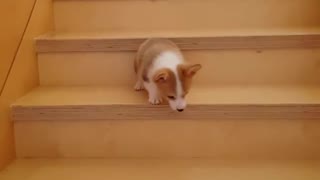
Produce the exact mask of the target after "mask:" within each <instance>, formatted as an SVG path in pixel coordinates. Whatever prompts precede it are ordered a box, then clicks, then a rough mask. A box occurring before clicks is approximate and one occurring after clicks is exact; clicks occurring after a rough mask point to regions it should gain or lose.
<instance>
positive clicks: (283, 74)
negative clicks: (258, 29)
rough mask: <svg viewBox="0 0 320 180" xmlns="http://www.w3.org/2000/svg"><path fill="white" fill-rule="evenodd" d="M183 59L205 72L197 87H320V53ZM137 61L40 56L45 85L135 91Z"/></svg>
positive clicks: (130, 55)
mask: <svg viewBox="0 0 320 180" xmlns="http://www.w3.org/2000/svg"><path fill="white" fill-rule="evenodd" d="M184 55H185V57H186V59H187V60H188V61H190V62H192V63H201V64H202V67H203V68H202V69H201V70H200V71H199V73H198V74H197V75H196V77H195V81H194V86H199V85H206V86H207V85H217V86H220V85H250V84H260V85H261V84H264V85H270V84H282V85H284V84H319V83H320V76H319V73H320V66H319V64H320V49H283V50H263V51H255V50H237V51H236V50H234V51H210V50H207V51H205V50H202V51H185V52H184ZM134 56H135V53H134V52H126V53H125V52H109V53H107V52H106V53H105V52H82V53H40V54H39V67H40V68H39V71H40V83H41V85H56V86H61V85H108V86H119V85H120V86H133V85H134V83H135V74H134V70H133V59H134ZM288 67H290V68H288ZM253 75H254V76H253ZM209 77H210V78H209Z"/></svg>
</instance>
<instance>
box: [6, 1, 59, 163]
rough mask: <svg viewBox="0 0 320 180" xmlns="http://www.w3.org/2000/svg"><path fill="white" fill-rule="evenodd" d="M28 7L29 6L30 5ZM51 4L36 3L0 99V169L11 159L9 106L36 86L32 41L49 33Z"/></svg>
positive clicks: (11, 139)
mask: <svg viewBox="0 0 320 180" xmlns="http://www.w3.org/2000/svg"><path fill="white" fill-rule="evenodd" d="M17 3H18V1H17ZM19 3H20V2H19ZM30 3H31V4H32V1H30ZM51 4H52V2H51V0H37V2H36V4H35V8H34V10H33V13H32V16H31V19H30V21H29V24H28V27H27V29H26V32H25V35H24V37H23V39H22V42H21V46H20V48H19V50H18V52H17V55H16V58H15V61H14V64H13V66H12V70H11V72H10V74H9V77H8V80H7V82H6V84H5V86H4V90H3V93H2V95H1V98H0V168H2V167H4V166H5V165H6V164H7V163H8V162H9V161H10V160H11V159H12V158H13V157H14V143H13V132H12V131H13V130H12V129H13V128H12V126H13V124H12V123H11V122H10V113H9V112H10V111H9V110H10V108H9V106H10V104H11V103H13V102H14V101H15V100H16V99H17V98H19V97H21V96H22V95H24V94H25V93H26V92H28V91H29V90H31V89H32V88H34V87H35V86H36V85H37V84H38V69H37V61H36V53H35V50H34V41H33V38H34V37H36V36H38V35H40V34H43V33H45V32H47V31H49V30H52V24H53V23H52V6H51ZM19 5H20V4H19ZM21 6H22V7H23V6H25V7H24V8H26V6H27V5H26V4H25V2H24V1H21ZM1 7H3V5H1ZM6 18H8V15H6ZM4 22H6V21H4ZM1 48H2V47H1Z"/></svg>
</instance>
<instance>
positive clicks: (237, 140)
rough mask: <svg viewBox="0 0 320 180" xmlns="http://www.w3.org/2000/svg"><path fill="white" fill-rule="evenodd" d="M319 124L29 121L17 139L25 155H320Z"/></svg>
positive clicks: (19, 124) (21, 124) (19, 150)
mask: <svg viewBox="0 0 320 180" xmlns="http://www.w3.org/2000/svg"><path fill="white" fill-rule="evenodd" d="M57 120H58V119H57ZM319 128H320V122H319V121H312V120H277V121H273V120H259V119H255V120H223V119H220V120H211V121H202V120H191V121H179V120H170V121H168V120H148V121H141V120H136V121H132V120H130V121H127V120H123V121H117V122H115V121H77V122H71V121H55V122H50V121H29V122H16V123H15V138H16V141H15V142H16V150H17V156H18V157H20V158H24V157H127V158H146V157H148V158H149V157H154V158H180V157H181V158H182V157H184V158H185V157H210V158H215V159H225V160H226V159H319V158H320V153H319V152H320V144H319V143H318V142H319V140H320V131H319Z"/></svg>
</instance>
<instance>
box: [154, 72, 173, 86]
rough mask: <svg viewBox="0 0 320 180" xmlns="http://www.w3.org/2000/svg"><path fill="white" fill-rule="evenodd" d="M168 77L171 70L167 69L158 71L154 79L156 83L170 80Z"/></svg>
mask: <svg viewBox="0 0 320 180" xmlns="http://www.w3.org/2000/svg"><path fill="white" fill-rule="evenodd" d="M168 78H169V72H168V71H167V70H165V69H163V70H159V71H157V72H156V73H155V75H154V76H153V80H154V82H156V83H164V82H166V81H167V80H168Z"/></svg>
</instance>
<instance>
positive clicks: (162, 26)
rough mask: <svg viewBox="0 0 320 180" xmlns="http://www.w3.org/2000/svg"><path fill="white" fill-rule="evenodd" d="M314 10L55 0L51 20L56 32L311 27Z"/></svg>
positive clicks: (285, 3) (294, 4) (284, 4)
mask: <svg viewBox="0 0 320 180" xmlns="http://www.w3.org/2000/svg"><path fill="white" fill-rule="evenodd" d="M252 7H254V8H252ZM318 7H319V2H318V1H316V0H295V1H292V0H282V1H281V3H279V1H277V0H269V1H268V2H266V1H264V0H247V1H246V2H245V3H243V2H240V1H238V0H229V1H223V0H218V1H198V0H185V1H183V3H182V2H181V1H179V0H170V1H168V0H153V1H150V0H138V1H132V0H121V1H109V0H102V1H90V0H85V1H83V0H82V1H72V0H71V1H54V19H55V29H56V30H57V31H58V32H96V31H102V32H105V31H108V32H110V31H112V32H118V31H125V32H132V31H144V32H149V31H175V30H184V29H190V30H200V31H201V30H207V31H214V30H221V31H223V30H228V29H237V30H241V29H243V28H248V29H273V28H303V27H306V28H308V27H309V28H312V27H319V10H318ZM79 12H81V13H79Z"/></svg>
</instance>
